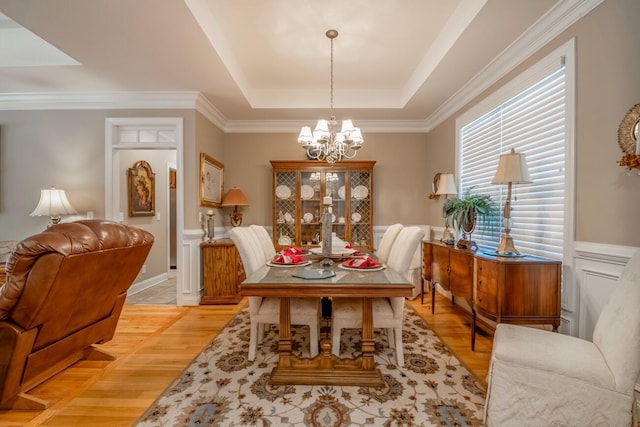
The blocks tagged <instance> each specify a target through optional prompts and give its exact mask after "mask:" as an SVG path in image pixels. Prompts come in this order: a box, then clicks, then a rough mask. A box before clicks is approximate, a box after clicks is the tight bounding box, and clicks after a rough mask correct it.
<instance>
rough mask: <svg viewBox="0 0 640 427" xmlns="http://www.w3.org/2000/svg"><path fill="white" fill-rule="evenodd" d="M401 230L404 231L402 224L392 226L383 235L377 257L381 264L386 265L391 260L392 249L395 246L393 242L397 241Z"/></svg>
mask: <svg viewBox="0 0 640 427" xmlns="http://www.w3.org/2000/svg"><path fill="white" fill-rule="evenodd" d="M400 230H402V224H393V225H390V226H389V227H388V228H387V230H386V231H385V232H384V234H383V235H382V239H380V244H379V245H378V250H377V251H376V255H377V256H378V259H379V260H380V261H381V262H383V263H385V264H386V262H387V260H388V259H389V253H390V252H391V247H392V246H393V242H395V241H396V238H397V237H398V233H400Z"/></svg>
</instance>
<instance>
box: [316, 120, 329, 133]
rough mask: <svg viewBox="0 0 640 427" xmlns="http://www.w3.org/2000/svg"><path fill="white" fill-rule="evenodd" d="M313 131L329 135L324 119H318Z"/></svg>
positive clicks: (327, 124) (327, 125)
mask: <svg viewBox="0 0 640 427" xmlns="http://www.w3.org/2000/svg"><path fill="white" fill-rule="evenodd" d="M314 130H315V131H316V132H322V133H329V123H328V122H327V121H326V120H324V119H320V120H318V123H317V124H316V128H315V129H314ZM314 133H315V132H314Z"/></svg>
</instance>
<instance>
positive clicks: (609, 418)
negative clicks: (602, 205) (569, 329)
mask: <svg viewBox="0 0 640 427" xmlns="http://www.w3.org/2000/svg"><path fill="white" fill-rule="evenodd" d="M639 307H640V251H638V252H636V253H635V254H634V255H633V257H632V258H631V259H630V260H629V262H628V264H627V266H626V267H625V269H624V270H623V272H622V274H621V276H620V278H619V279H618V283H617V285H616V288H615V290H614V291H613V293H612V294H611V296H610V298H609V301H608V302H607V304H606V305H605V306H604V308H603V309H602V312H601V313H600V317H599V318H598V321H597V323H596V326H595V330H594V332H593V342H590V341H586V340H582V339H579V338H575V337H571V336H567V335H562V334H558V333H554V332H548V331H544V330H540V329H534V328H529V327H524V326H515V325H506V324H499V325H498V327H497V328H496V332H495V336H494V343H493V351H492V354H491V362H490V365H489V374H488V376H487V384H488V390H487V398H486V402H485V422H486V424H487V425H488V426H552V425H553V426H586V425H590V426H595V425H597V426H631V425H632V423H633V425H634V426H635V425H636V424H635V420H636V417H635V399H634V386H635V384H636V381H637V379H638V374H639V373H640V309H639Z"/></svg>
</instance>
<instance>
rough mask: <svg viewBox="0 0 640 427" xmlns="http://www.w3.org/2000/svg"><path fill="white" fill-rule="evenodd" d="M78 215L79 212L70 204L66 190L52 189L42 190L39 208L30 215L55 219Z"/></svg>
mask: <svg viewBox="0 0 640 427" xmlns="http://www.w3.org/2000/svg"><path fill="white" fill-rule="evenodd" d="M77 213H78V211H76V210H75V209H74V208H73V206H71V203H69V199H67V195H66V194H65V192H64V190H60V189H58V188H55V187H51V188H46V189H42V190H40V201H39V202H38V206H36V208H35V209H34V210H33V212H31V213H30V214H29V215H30V216H49V217H52V218H55V217H60V216H61V215H75V214H77Z"/></svg>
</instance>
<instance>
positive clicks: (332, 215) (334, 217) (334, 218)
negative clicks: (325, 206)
mask: <svg viewBox="0 0 640 427" xmlns="http://www.w3.org/2000/svg"><path fill="white" fill-rule="evenodd" d="M331 222H336V214H334V213H332V214H331Z"/></svg>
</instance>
